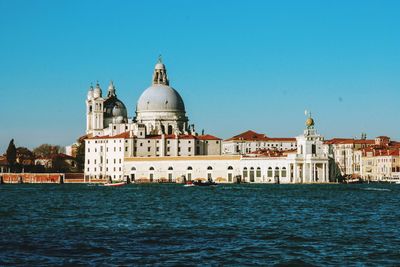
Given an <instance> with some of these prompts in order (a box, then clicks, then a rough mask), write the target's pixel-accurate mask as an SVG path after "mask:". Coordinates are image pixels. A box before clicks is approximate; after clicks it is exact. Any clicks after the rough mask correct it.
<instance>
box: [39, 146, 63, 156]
mask: <svg viewBox="0 0 400 267" xmlns="http://www.w3.org/2000/svg"><path fill="white" fill-rule="evenodd" d="M60 150H61V148H60V146H56V145H50V144H42V145H40V146H38V147H36V148H35V149H33V153H35V155H36V156H41V157H49V156H51V155H55V154H58V153H60Z"/></svg>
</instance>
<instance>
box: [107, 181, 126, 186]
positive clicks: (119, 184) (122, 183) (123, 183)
mask: <svg viewBox="0 0 400 267" xmlns="http://www.w3.org/2000/svg"><path fill="white" fill-rule="evenodd" d="M123 185H126V183H125V182H119V183H105V184H103V186H123Z"/></svg>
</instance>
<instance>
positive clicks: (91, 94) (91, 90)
mask: <svg viewBox="0 0 400 267" xmlns="http://www.w3.org/2000/svg"><path fill="white" fill-rule="evenodd" d="M87 99H88V100H91V99H93V87H90V89H89V91H88V94H87Z"/></svg>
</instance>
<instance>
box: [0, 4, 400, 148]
mask: <svg viewBox="0 0 400 267" xmlns="http://www.w3.org/2000/svg"><path fill="white" fill-rule="evenodd" d="M0 10H1V15H0V97H1V103H2V116H1V128H0V151H4V150H5V148H6V147H7V145H8V142H9V140H10V139H11V138H15V139H16V144H17V145H19V146H27V147H30V148H32V147H35V146H37V145H39V144H41V143H52V144H60V145H67V144H70V143H72V142H74V141H75V139H76V138H77V137H78V136H80V135H82V134H84V131H85V97H86V93H87V89H88V87H89V85H90V83H91V82H95V81H96V80H99V81H100V84H101V86H102V87H103V91H106V88H107V85H108V83H109V81H110V79H112V80H114V81H115V84H116V86H117V93H118V96H119V97H120V99H121V100H122V101H123V102H124V103H125V105H126V106H127V107H128V113H129V114H128V115H129V116H130V117H131V116H133V115H134V110H135V105H136V101H137V99H138V97H139V96H140V94H141V92H142V91H143V90H144V89H145V88H146V87H148V86H149V85H150V81H151V75H152V70H153V66H154V64H155V62H156V60H157V56H158V55H159V54H160V53H161V54H162V55H163V59H164V62H165V64H166V65H167V68H168V73H169V77H170V80H171V85H172V86H173V87H174V88H176V89H177V90H178V91H179V92H180V94H181V95H182V97H183V99H184V101H185V104H186V109H187V113H188V116H189V119H190V121H191V122H192V123H195V124H196V126H197V129H198V130H201V129H202V128H204V129H205V130H206V132H209V133H211V134H214V135H217V136H219V137H221V138H227V137H230V136H232V135H235V134H238V133H240V132H242V131H245V130H248V129H253V130H256V131H259V132H263V133H265V134H267V135H268V136H272V137H275V136H276V137H291V136H296V135H298V134H300V133H301V132H302V130H303V128H304V127H303V126H304V120H305V117H304V110H305V109H309V110H311V111H312V112H313V115H314V118H315V120H316V123H317V124H316V126H317V128H318V130H319V132H320V133H321V134H323V135H325V137H326V138H331V137H355V136H359V135H360V133H361V132H366V133H367V135H368V137H374V136H377V135H382V134H385V135H388V136H391V137H392V138H394V139H400V127H399V122H400V108H399V104H400V102H399V100H400V31H399V29H400V1H361V0H360V1H71V0H68V1H41V0H35V1H33V0H32V1H18V0H8V1H5V0H0Z"/></svg>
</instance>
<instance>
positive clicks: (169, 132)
mask: <svg viewBox="0 0 400 267" xmlns="http://www.w3.org/2000/svg"><path fill="white" fill-rule="evenodd" d="M168 134H172V125H168Z"/></svg>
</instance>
